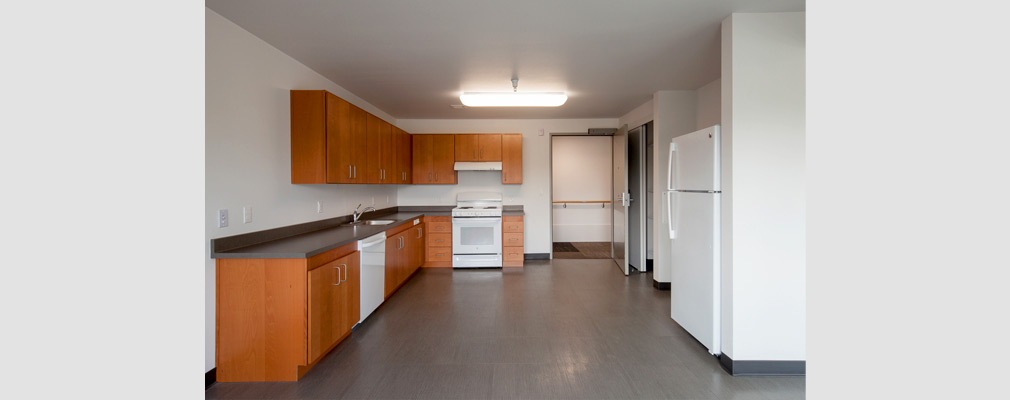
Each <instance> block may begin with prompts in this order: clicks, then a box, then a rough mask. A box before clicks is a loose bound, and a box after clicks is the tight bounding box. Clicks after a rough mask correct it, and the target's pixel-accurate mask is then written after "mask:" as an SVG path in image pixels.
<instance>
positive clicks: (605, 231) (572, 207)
mask: <svg viewBox="0 0 1010 400" xmlns="http://www.w3.org/2000/svg"><path fill="white" fill-rule="evenodd" d="M611 141H612V138H611V136H596V135H592V136H591V135H586V134H570V135H566V134H552V135H551V182H552V187H551V197H552V199H551V201H552V207H551V217H552V230H553V235H552V236H553V237H552V241H553V249H552V253H553V257H554V258H556V259H557V258H561V259H564V258H569V259H573V258H574V259H580V258H603V259H608V258H612V254H611V239H612V233H611V231H612V227H611V223H612V216H613V204H611V187H612V181H613V179H612V174H613V164H612V151H613V150H612V143H611Z"/></svg>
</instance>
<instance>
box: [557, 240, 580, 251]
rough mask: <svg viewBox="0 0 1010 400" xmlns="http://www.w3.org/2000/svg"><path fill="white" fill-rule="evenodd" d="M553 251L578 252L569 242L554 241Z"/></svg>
mask: <svg viewBox="0 0 1010 400" xmlns="http://www.w3.org/2000/svg"><path fill="white" fill-rule="evenodd" d="M554 252H555V253H578V252H579V249H576V248H575V246H574V245H572V243H571V242H554Z"/></svg>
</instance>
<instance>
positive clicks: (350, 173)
mask: <svg viewBox="0 0 1010 400" xmlns="http://www.w3.org/2000/svg"><path fill="white" fill-rule="evenodd" d="M347 179H354V171H351V164H347Z"/></svg>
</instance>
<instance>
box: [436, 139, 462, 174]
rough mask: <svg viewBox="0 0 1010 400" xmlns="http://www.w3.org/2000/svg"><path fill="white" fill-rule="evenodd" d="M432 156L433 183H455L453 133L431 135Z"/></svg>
mask: <svg viewBox="0 0 1010 400" xmlns="http://www.w3.org/2000/svg"><path fill="white" fill-rule="evenodd" d="M432 136H433V138H432V142H431V147H432V158H431V170H432V172H433V173H434V182H432V183H435V184H455V183H456V174H457V173H456V169H455V168H454V166H455V164H456V151H455V149H456V147H455V144H454V143H455V140H454V139H453V136H455V135H432Z"/></svg>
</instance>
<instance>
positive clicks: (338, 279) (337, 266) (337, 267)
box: [333, 265, 341, 286]
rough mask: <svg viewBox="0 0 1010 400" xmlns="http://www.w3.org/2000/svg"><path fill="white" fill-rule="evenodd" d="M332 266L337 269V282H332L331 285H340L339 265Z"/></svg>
mask: <svg viewBox="0 0 1010 400" xmlns="http://www.w3.org/2000/svg"><path fill="white" fill-rule="evenodd" d="M333 268H336V269H337V283H334V284H333V286H340V282H341V280H340V266H339V265H335V266H333Z"/></svg>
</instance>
